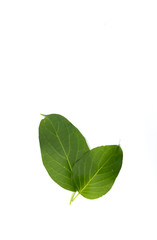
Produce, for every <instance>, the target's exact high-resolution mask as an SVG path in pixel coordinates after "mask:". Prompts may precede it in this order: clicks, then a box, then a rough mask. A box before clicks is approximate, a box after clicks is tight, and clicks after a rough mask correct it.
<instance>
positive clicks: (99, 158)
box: [39, 114, 123, 203]
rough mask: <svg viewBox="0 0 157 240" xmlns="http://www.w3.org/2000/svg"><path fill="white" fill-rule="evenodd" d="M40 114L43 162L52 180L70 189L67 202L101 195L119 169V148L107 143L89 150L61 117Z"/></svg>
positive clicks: (104, 192)
mask: <svg viewBox="0 0 157 240" xmlns="http://www.w3.org/2000/svg"><path fill="white" fill-rule="evenodd" d="M43 116H44V119H42V120H41V122H40V126H39V142H40V149H41V155H42V160H43V164H44V166H45V168H46V170H47V172H48V173H49V175H50V177H51V178H52V179H53V180H54V181H55V182H56V183H58V184H59V185H60V186H61V187H63V188H65V189H67V190H70V191H73V194H72V197H71V200H70V203H71V202H72V201H74V199H75V198H76V197H77V196H78V195H79V194H80V195H82V196H83V197H85V198H88V199H96V198H99V197H101V196H103V195H105V194H106V193H107V192H108V191H109V190H110V189H111V187H112V185H113V184H114V181H115V179H116V177H117V175H118V173H119V171H120V169H121V166H122V159H123V152H122V149H121V147H120V146H119V145H109V146H101V147H96V148H94V149H92V150H90V149H89V147H88V145H87V143H86V140H85V138H84V136H83V135H82V134H81V133H80V131H79V130H78V129H77V128H76V127H75V126H74V125H73V124H72V123H70V122H69V121H68V120H67V119H66V118H65V117H63V116H61V115H59V114H50V115H43ZM76 193H77V195H76V196H75V194H76Z"/></svg>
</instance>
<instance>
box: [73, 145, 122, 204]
mask: <svg viewBox="0 0 157 240" xmlns="http://www.w3.org/2000/svg"><path fill="white" fill-rule="evenodd" d="M122 158H123V153H122V149H121V147H120V146H117V145H111V146H102V147H97V148H94V149H92V150H91V151H88V152H87V153H86V154H85V155H83V157H82V158H81V159H80V160H79V161H78V162H76V164H75V166H74V167H73V171H72V179H73V183H74V185H75V186H76V189H77V191H78V195H79V194H81V195H82V196H84V197H85V198H89V199H95V198H99V197H101V196H103V195H104V194H106V193H107V192H108V191H109V190H110V189H111V187H112V185H113V183H114V181H115V179H116V177H117V175H118V173H119V171H120V169H121V166H122ZM75 198H76V197H75ZM75 198H74V199H75ZM74 199H72V201H73V200H74Z"/></svg>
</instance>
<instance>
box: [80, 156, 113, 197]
mask: <svg viewBox="0 0 157 240" xmlns="http://www.w3.org/2000/svg"><path fill="white" fill-rule="evenodd" d="M104 154H105V153H104ZM103 156H104V155H103ZM103 156H102V157H103ZM111 157H112V156H111ZM111 157H109V158H108V160H107V161H105V162H104V164H103V165H102V166H101V167H100V168H99V169H98V170H97V171H96V173H95V174H94V175H93V177H92V178H91V179H90V180H89V181H88V182H87V184H86V185H85V186H84V187H83V188H82V190H81V191H79V193H80V194H81V193H82V192H83V190H84V189H85V188H86V187H87V186H88V185H89V184H90V182H91V181H92V180H93V178H95V176H96V175H97V174H98V172H99V171H100V170H101V169H102V168H103V167H104V165H105V164H106V163H107V162H108V161H109V160H110V158H111Z"/></svg>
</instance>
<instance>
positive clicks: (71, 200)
mask: <svg viewBox="0 0 157 240" xmlns="http://www.w3.org/2000/svg"><path fill="white" fill-rule="evenodd" d="M75 193H76V192H73V194H72V196H71V199H70V205H71V203H72V202H73V201H74V200H75V199H76V198H77V196H78V195H79V194H80V193H79V192H78V194H77V195H76V196H75ZM74 196H75V197H74Z"/></svg>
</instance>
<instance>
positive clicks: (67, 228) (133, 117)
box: [0, 0, 157, 240]
mask: <svg viewBox="0 0 157 240" xmlns="http://www.w3.org/2000/svg"><path fill="white" fill-rule="evenodd" d="M156 13H157V5H156V0H154V1H153V0H149V1H148V0H147V1H142V0H132V1H126V0H119V1H117V0H105V1H104V0H103V1H100V0H94V1H93V0H79V1H76V0H71V1H69V0H56V1H54V0H50V1H47V0H45V1H40V0H38V1H35V0H27V1H21V0H19V1H17V0H15V1H7V0H1V2H0V104H1V107H0V115H1V117H0V123H1V124H0V149H1V150H0V195H1V197H0V208H1V209H0V221H1V223H0V226H1V230H0V239H2V240H10V239H16V240H21V239H22V240H25V239H26V240H28V239H30V240H34V239H38V240H40V239H44V240H50V239H69V240H72V239H76V240H77V239H106V240H115V239H119V240H126V239H127V240H132V239H135V240H136V239H137V240H139V239H151V240H156V239H157V230H156V229H155V228H156V223H157V204H156V203H157V106H156V105H157V87H156V82H157V14H156ZM40 113H43V114H50V113H58V114H61V115H63V116H65V117H66V118H68V119H69V120H70V121H71V122H72V123H73V124H74V125H75V126H77V127H78V128H79V130H80V131H81V132H82V133H83V135H84V136H85V137H86V139H87V141H88V143H89V146H90V147H91V148H93V147H96V146H99V145H107V144H119V141H120V143H121V147H122V149H123V152H124V160H123V167H122V170H121V172H120V174H119V176H118V178H117V180H116V182H115V184H114V186H113V188H112V189H111V191H110V192H109V193H107V194H106V195H105V196H103V197H101V198H99V199H97V200H87V199H85V198H83V197H82V196H79V197H78V198H77V199H76V200H75V201H74V202H73V203H72V205H71V206H70V205H69V200H70V197H71V192H70V191H66V190H64V189H62V188H61V187H59V186H58V185H57V184H56V183H54V182H53V181H52V180H51V178H50V177H49V176H48V174H47V172H46V170H45V168H44V166H43V165H42V160H41V155H40V148H39V141H38V126H39V123H40V120H41V119H42V116H41V115H40Z"/></svg>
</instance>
